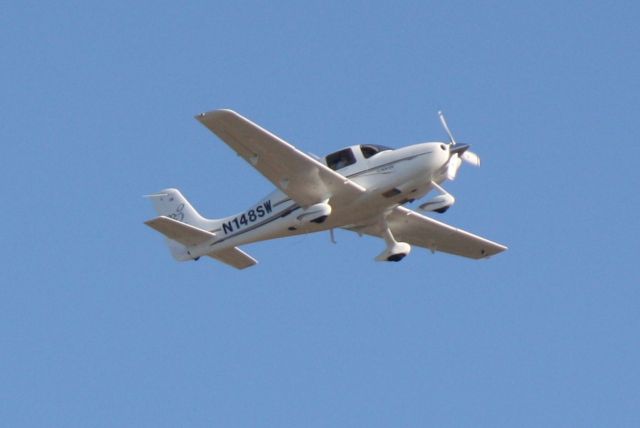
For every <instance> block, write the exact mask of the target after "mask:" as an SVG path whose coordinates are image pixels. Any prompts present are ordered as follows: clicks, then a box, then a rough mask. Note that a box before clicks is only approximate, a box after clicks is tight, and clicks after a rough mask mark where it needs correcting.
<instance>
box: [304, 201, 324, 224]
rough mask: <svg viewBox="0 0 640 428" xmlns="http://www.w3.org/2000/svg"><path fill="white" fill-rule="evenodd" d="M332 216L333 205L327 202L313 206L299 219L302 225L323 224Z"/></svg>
mask: <svg viewBox="0 0 640 428" xmlns="http://www.w3.org/2000/svg"><path fill="white" fill-rule="evenodd" d="M330 215H331V205H329V204H328V203H326V202H321V203H319V204H314V205H311V206H310V207H308V208H306V209H305V210H304V211H303V212H302V214H300V215H299V216H298V217H297V219H298V221H299V222H300V223H318V224H319V223H323V222H324V221H325V220H326V219H327V217H329V216H330Z"/></svg>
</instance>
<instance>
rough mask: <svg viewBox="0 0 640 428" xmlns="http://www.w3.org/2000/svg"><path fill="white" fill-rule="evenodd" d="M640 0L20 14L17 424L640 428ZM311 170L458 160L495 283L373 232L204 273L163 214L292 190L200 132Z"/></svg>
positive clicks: (14, 99)
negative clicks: (341, 159)
mask: <svg viewBox="0 0 640 428" xmlns="http://www.w3.org/2000/svg"><path fill="white" fill-rule="evenodd" d="M639 19H640V8H639V7H638V6H637V4H636V3H635V2H616V3H614V4H607V3H605V2H562V3H560V4H559V3H557V2H469V3H468V2H433V3H431V4H430V3H428V2H412V3H409V2H406V3H402V4H392V3H391V2H390V3H375V2H348V3H343V2H313V3H309V2H300V3H297V2H277V3H269V2H228V3H213V2H199V3H198V2H189V3H187V4H177V3H175V2H136V3H135V4H133V5H132V4H131V2H119V1H110V2H57V3H55V4H53V3H51V4H43V3H40V2H11V3H10V4H8V5H5V6H4V8H3V13H2V14H1V15H0V47H1V51H2V53H3V57H4V61H3V66H2V67H0V81H1V82H2V84H1V88H2V93H1V95H2V96H0V111H1V113H2V117H3V120H2V121H1V123H2V124H1V126H0V136H1V138H2V146H3V159H4V160H5V162H4V163H3V168H2V169H1V170H0V176H1V178H2V182H3V183H4V185H3V187H2V189H3V191H4V196H5V197H4V201H5V202H4V218H5V226H4V227H3V232H2V234H1V236H2V242H3V245H2V249H1V250H0V252H1V253H0V255H1V258H0V259H1V260H2V265H1V266H2V278H3V281H2V287H1V288H0V290H1V293H2V294H1V296H0V339H1V348H0V351H1V352H0V420H2V421H3V422H4V423H5V424H6V425H8V426H136V427H140V426H153V427H158V426H310V427H315V426H317V427H321V426H474V427H476V426H491V427H495V426H532V427H534V426H535V427H538V426H605V425H606V426H638V425H640V410H638V409H640V389H639V386H638V385H640V369H639V368H638V361H640V339H639V333H638V332H639V331H640V291H639V289H638V286H639V285H640V281H639V279H640V276H639V274H638V270H637V268H636V266H635V263H636V262H637V258H638V255H640V248H639V245H638V238H639V237H640V230H639V229H640V228H639V222H638V216H637V210H638V205H639V202H640V200H639V196H638V193H639V192H638V188H639V187H640V180H639V178H640V174H639V173H638V170H637V167H636V162H637V160H638V159H639V158H640V149H639V148H638V137H637V135H638V119H639V116H638V114H639V112H640V101H639V100H640V98H639V97H638V94H639V93H640V91H639V90H640V77H639V76H640V59H639V57H638V40H640V31H639V30H638V26H637V22H638V21H639ZM223 107H227V108H233V109H235V110H237V111H239V112H241V113H242V114H244V115H246V116H247V117H249V118H251V119H252V120H254V121H256V122H258V123H260V124H261V125H263V126H264V127H266V128H267V129H269V130H271V131H273V132H274V133H276V134H278V135H280V136H281V137H283V138H285V139H286V140H288V141H289V142H291V143H292V144H295V145H296V146H298V147H299V148H301V149H302V150H304V151H308V152H313V153H316V154H320V155H322V154H326V153H329V152H331V151H334V150H336V149H339V148H341V147H343V146H347V145H351V144H356V143H373V144H384V145H390V146H394V147H399V146H403V145H408V144H413V143H417V142H421V141H426V140H444V139H446V135H445V133H444V132H443V130H442V128H441V127H440V124H439V122H438V119H437V115H436V112H437V110H439V109H442V110H444V111H445V113H446V115H447V119H448V122H449V125H450V127H451V128H452V130H453V132H454V134H455V136H456V138H457V139H458V140H459V141H461V142H465V143H468V144H471V145H472V146H473V150H474V151H476V152H477V153H478V154H480V156H481V157H482V160H483V165H482V167H481V168H479V169H474V168H470V167H466V168H464V167H463V169H462V170H461V171H460V173H459V176H458V179H457V180H456V181H455V182H452V183H449V184H448V185H447V189H448V190H449V191H451V192H452V193H453V194H454V195H455V196H456V198H457V202H456V205H455V206H454V207H453V208H452V209H451V210H449V211H448V212H447V213H446V214H445V215H443V216H441V217H439V218H440V219H442V220H444V221H446V222H448V223H451V224H454V225H456V226H459V227H462V228H465V229H467V230H471V231H473V232H475V233H478V234H481V235H483V236H486V237H489V238H491V239H494V240H497V241H499V242H504V243H506V244H507V245H509V247H510V250H509V251H508V252H507V253H505V254H502V255H500V256H498V257H495V258H493V259H491V260H488V261H480V262H478V261H471V260H465V259H460V258H455V257H451V256H447V255H442V254H436V255H431V254H430V253H428V252H427V251H424V250H419V249H416V250H414V252H413V253H412V254H411V256H410V257H407V258H406V259H405V260H404V261H403V262H402V263H395V264H381V263H376V262H374V261H373V258H374V257H375V256H376V255H377V254H378V253H379V252H380V251H381V250H382V248H383V245H382V243H381V242H379V241H376V240H374V239H372V238H359V237H357V236H356V235H353V234H350V233H348V232H345V231H338V232H337V234H336V237H337V240H338V244H337V245H333V244H331V243H330V242H329V237H328V236H327V235H326V234H321V235H309V236H303V237H297V238H292V239H288V240H280V241H272V242H267V243H260V244H256V245H252V246H248V247H245V250H247V251H248V252H249V253H250V254H252V255H253V256H254V257H256V258H257V259H258V260H259V261H260V264H259V265H258V266H256V267H254V268H251V269H248V270H246V271H235V270H233V269H231V268H228V267H226V266H224V265H221V264H217V263H214V262H213V261H209V260H201V261H199V262H198V263H182V264H179V263H176V262H174V261H173V260H172V259H171V257H170V255H169V253H168V251H167V249H166V248H165V247H164V244H163V240H162V239H161V237H160V236H159V235H157V234H156V233H155V232H154V231H152V230H150V229H148V228H146V227H145V226H144V225H143V221H144V220H146V219H148V218H150V217H152V216H154V214H155V213H154V211H153V210H152V208H151V206H150V205H149V203H148V201H146V200H144V199H142V198H141V196H142V195H144V194H147V193H150V192H154V191H157V190H160V189H162V188H164V187H178V188H180V189H181V190H182V191H183V193H184V194H185V195H186V196H187V197H188V198H189V199H190V200H191V201H192V202H193V203H194V205H195V206H196V207H197V208H198V209H199V210H200V211H201V212H202V213H204V214H206V215H208V216H210V217H221V216H223V215H227V214H231V213H234V212H237V211H240V210H243V209H245V208H246V207H248V206H249V205H250V204H252V203H253V202H254V201H255V200H257V199H259V198H260V197H262V196H263V195H264V194H266V193H267V192H269V191H270V190H271V185H270V183H268V182H267V181H265V180H264V179H263V178H262V177H261V176H260V175H259V174H258V173H257V172H255V171H253V170H252V169H251V168H250V167H249V166H248V165H247V164H246V163H244V162H243V161H242V160H241V159H239V158H238V157H237V156H236V155H235V154H234V153H233V152H232V151H231V150H230V149H229V148H227V147H226V146H225V145H224V144H223V143H222V142H221V141H219V140H218V139H217V138H216V137H215V136H214V135H212V134H211V133H209V132H208V131H207V130H206V129H205V128H204V127H203V126H201V125H200V124H199V123H198V122H197V121H195V120H194V119H193V115H195V114H197V113H200V112H202V111H207V110H211V109H215V108H223Z"/></svg>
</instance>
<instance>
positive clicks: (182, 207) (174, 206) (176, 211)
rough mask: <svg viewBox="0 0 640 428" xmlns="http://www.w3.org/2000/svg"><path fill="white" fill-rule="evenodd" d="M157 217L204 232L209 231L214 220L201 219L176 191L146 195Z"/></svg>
mask: <svg viewBox="0 0 640 428" xmlns="http://www.w3.org/2000/svg"><path fill="white" fill-rule="evenodd" d="M147 198H149V199H151V201H152V202H153V206H154V208H155V209H156V211H157V212H158V214H159V215H162V216H166V217H169V218H172V219H174V220H178V221H181V222H183V223H187V224H190V225H192V226H195V227H198V228H200V229H204V230H211V229H212V228H213V227H214V224H215V220H208V219H206V218H204V217H202V216H201V215H200V214H199V213H198V211H196V209H195V208H193V206H192V205H191V204H190V203H189V201H188V200H187V198H185V197H184V195H183V194H182V193H180V191H179V190H178V189H164V190H161V191H160V192H158V193H155V194H153V195H147Z"/></svg>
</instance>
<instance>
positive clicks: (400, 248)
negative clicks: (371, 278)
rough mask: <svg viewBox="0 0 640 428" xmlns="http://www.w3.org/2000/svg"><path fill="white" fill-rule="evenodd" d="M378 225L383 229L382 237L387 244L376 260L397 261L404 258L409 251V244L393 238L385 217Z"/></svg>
mask: <svg viewBox="0 0 640 428" xmlns="http://www.w3.org/2000/svg"><path fill="white" fill-rule="evenodd" d="M380 227H381V228H382V229H383V232H382V238H383V239H384V242H385V243H386V244H387V248H386V249H385V250H384V251H383V252H382V253H380V254H379V255H378V257H376V260H377V261H379V262H385V261H386V262H399V261H400V260H402V259H404V258H405V257H406V256H407V255H408V254H409V253H410V252H411V245H409V244H407V243H406V242H398V241H396V240H395V238H394V237H393V234H392V233H391V230H390V229H389V225H388V224H387V220H386V219H385V218H383V219H382V221H381V224H380Z"/></svg>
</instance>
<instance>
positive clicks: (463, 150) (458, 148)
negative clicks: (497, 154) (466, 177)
mask: <svg viewBox="0 0 640 428" xmlns="http://www.w3.org/2000/svg"><path fill="white" fill-rule="evenodd" d="M438 117H440V123H442V127H443V128H444V130H445V131H446V133H447V135H448V136H449V153H450V154H451V157H450V158H449V164H448V166H447V178H448V179H449V180H453V179H455V178H456V174H457V172H458V169H459V168H460V165H461V164H462V162H463V161H464V162H466V163H468V164H470V165H473V166H480V157H479V156H478V155H477V154H475V153H473V152H471V151H469V145H467V144H461V145H458V143H456V140H455V138H453V133H451V130H450V129H449V125H447V121H446V119H445V118H444V113H442V110H440V111H438Z"/></svg>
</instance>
